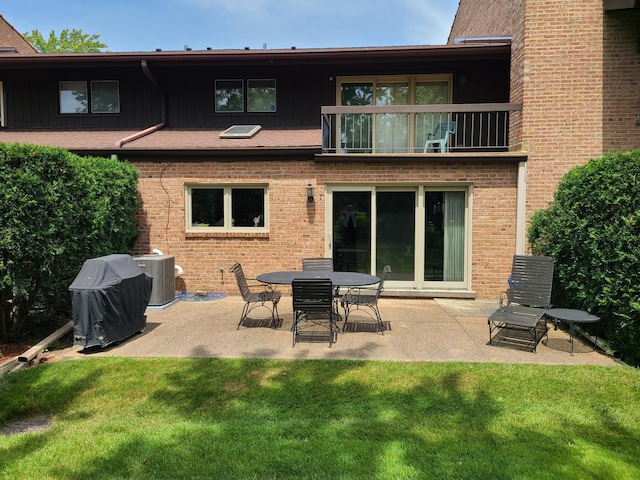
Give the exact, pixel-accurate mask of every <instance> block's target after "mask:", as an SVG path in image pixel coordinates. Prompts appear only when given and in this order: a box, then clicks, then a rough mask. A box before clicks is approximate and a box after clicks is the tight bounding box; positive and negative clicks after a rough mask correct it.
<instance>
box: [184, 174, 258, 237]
mask: <svg viewBox="0 0 640 480" xmlns="http://www.w3.org/2000/svg"><path fill="white" fill-rule="evenodd" d="M210 188H211V189H213V188H219V189H223V191H224V192H223V205H224V225H221V226H206V227H195V226H193V218H192V211H191V192H192V190H195V189H210ZM243 188H244V189H252V188H253V189H258V188H261V189H263V191H264V219H263V222H262V224H263V226H262V227H234V226H233V218H232V216H231V210H232V205H231V191H232V190H233V189H243ZM184 189H185V190H184V199H185V205H184V212H185V215H184V216H185V231H186V232H188V233H203V232H204V233H223V232H224V233H230V232H233V233H265V232H268V231H269V186H268V185H267V184H265V183H255V184H253V183H242V184H228V183H225V184H220V183H188V184H185V187H184Z"/></svg>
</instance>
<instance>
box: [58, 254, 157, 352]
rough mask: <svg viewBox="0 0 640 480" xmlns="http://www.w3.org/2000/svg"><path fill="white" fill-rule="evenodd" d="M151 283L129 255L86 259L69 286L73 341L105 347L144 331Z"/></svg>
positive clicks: (85, 345)
mask: <svg viewBox="0 0 640 480" xmlns="http://www.w3.org/2000/svg"><path fill="white" fill-rule="evenodd" d="M152 282H153V279H152V278H151V277H150V276H149V275H147V274H146V273H145V272H144V271H143V270H142V269H141V268H140V267H139V266H138V263H137V262H136V261H135V260H134V259H133V258H132V257H131V256H129V255H107V256H106V257H99V258H92V259H89V260H87V261H86V262H84V265H83V266H82V269H81V270H80V273H79V274H78V276H77V277H76V278H75V280H74V281H73V283H72V284H71V286H70V287H69V290H70V291H71V302H72V306H73V337H74V344H75V345H80V346H82V347H84V348H87V347H95V346H101V347H106V346H107V345H109V344H111V343H114V342H119V341H121V340H124V339H125V338H128V337H130V336H131V335H133V334H134V333H137V332H140V331H142V330H144V328H145V327H146V324H147V317H146V316H145V314H144V311H145V309H146V308H147V305H148V303H149V299H150V298H151V286H152Z"/></svg>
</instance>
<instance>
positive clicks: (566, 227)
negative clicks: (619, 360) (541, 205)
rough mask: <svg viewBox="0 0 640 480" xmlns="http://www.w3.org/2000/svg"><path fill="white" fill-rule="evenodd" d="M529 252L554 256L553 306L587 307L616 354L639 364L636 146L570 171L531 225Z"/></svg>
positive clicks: (639, 178)
mask: <svg viewBox="0 0 640 480" xmlns="http://www.w3.org/2000/svg"><path fill="white" fill-rule="evenodd" d="M528 233H529V242H530V244H531V246H532V249H533V252H534V253H537V254H543V255H550V256H552V257H554V258H555V260H556V277H557V278H556V280H557V281H555V283H554V304H556V305H558V306H563V307H574V308H579V309H583V310H587V311H590V312H592V313H595V314H597V315H599V316H600V317H601V318H602V321H601V322H600V324H598V325H597V326H596V328H598V329H599V330H600V333H601V334H604V335H605V336H606V337H607V338H608V339H609V340H610V341H611V344H612V346H613V347H614V348H615V349H616V350H617V351H618V352H619V354H620V355H621V356H622V357H623V358H625V359H626V360H627V361H629V362H630V363H636V364H639V363H640V150H633V151H630V152H621V153H615V154H609V155H606V156H604V157H603V158H599V159H594V160H591V161H590V162H588V163H587V164H585V165H582V166H579V167H575V168H573V169H572V170H571V171H569V172H568V173H567V174H566V175H564V177H563V178H562V179H561V181H560V182H559V184H558V187H557V190H556V192H555V195H554V198H553V201H552V202H551V204H550V206H549V208H548V209H547V210H540V211H538V212H535V214H534V215H533V216H532V218H531V223H530V227H529V232H528Z"/></svg>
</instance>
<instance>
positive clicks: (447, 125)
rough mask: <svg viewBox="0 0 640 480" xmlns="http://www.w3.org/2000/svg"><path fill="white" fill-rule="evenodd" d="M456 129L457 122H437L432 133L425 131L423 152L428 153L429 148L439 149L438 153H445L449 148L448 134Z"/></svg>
mask: <svg viewBox="0 0 640 480" xmlns="http://www.w3.org/2000/svg"><path fill="white" fill-rule="evenodd" d="M456 131H457V122H453V121H449V122H440V123H438V124H437V125H436V128H435V129H434V130H433V133H427V139H426V140H425V142H424V150H423V153H428V152H429V151H430V150H433V151H434V152H435V151H437V149H439V150H440V153H446V152H447V151H448V149H449V135H455V134H456ZM436 146H437V148H436Z"/></svg>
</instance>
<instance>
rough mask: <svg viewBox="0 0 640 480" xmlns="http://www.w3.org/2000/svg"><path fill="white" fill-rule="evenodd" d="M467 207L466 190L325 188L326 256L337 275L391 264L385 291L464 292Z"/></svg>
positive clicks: (364, 271)
mask: <svg viewBox="0 0 640 480" xmlns="http://www.w3.org/2000/svg"><path fill="white" fill-rule="evenodd" d="M468 204H469V192H468V189H467V188H466V187H453V188H446V189H445V188H443V187H434V188H432V187H429V186H425V185H415V186H411V185H403V186H398V187H390V186H335V187H329V188H328V196H327V206H328V210H327V234H328V239H329V241H328V243H327V246H328V251H327V254H328V255H331V256H332V257H333V259H334V267H335V269H336V270H339V271H357V272H363V273H370V272H373V273H377V274H379V273H381V272H382V269H383V268H384V266H385V265H387V264H388V265H391V268H392V271H393V275H392V277H391V279H390V280H389V288H391V287H395V288H403V289H405V288H408V289H447V288H449V289H451V288H456V289H460V288H466V286H467V285H468V266H467V264H468V257H469V255H468V242H469V240H468V238H469V227H468V218H469V214H468Z"/></svg>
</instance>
